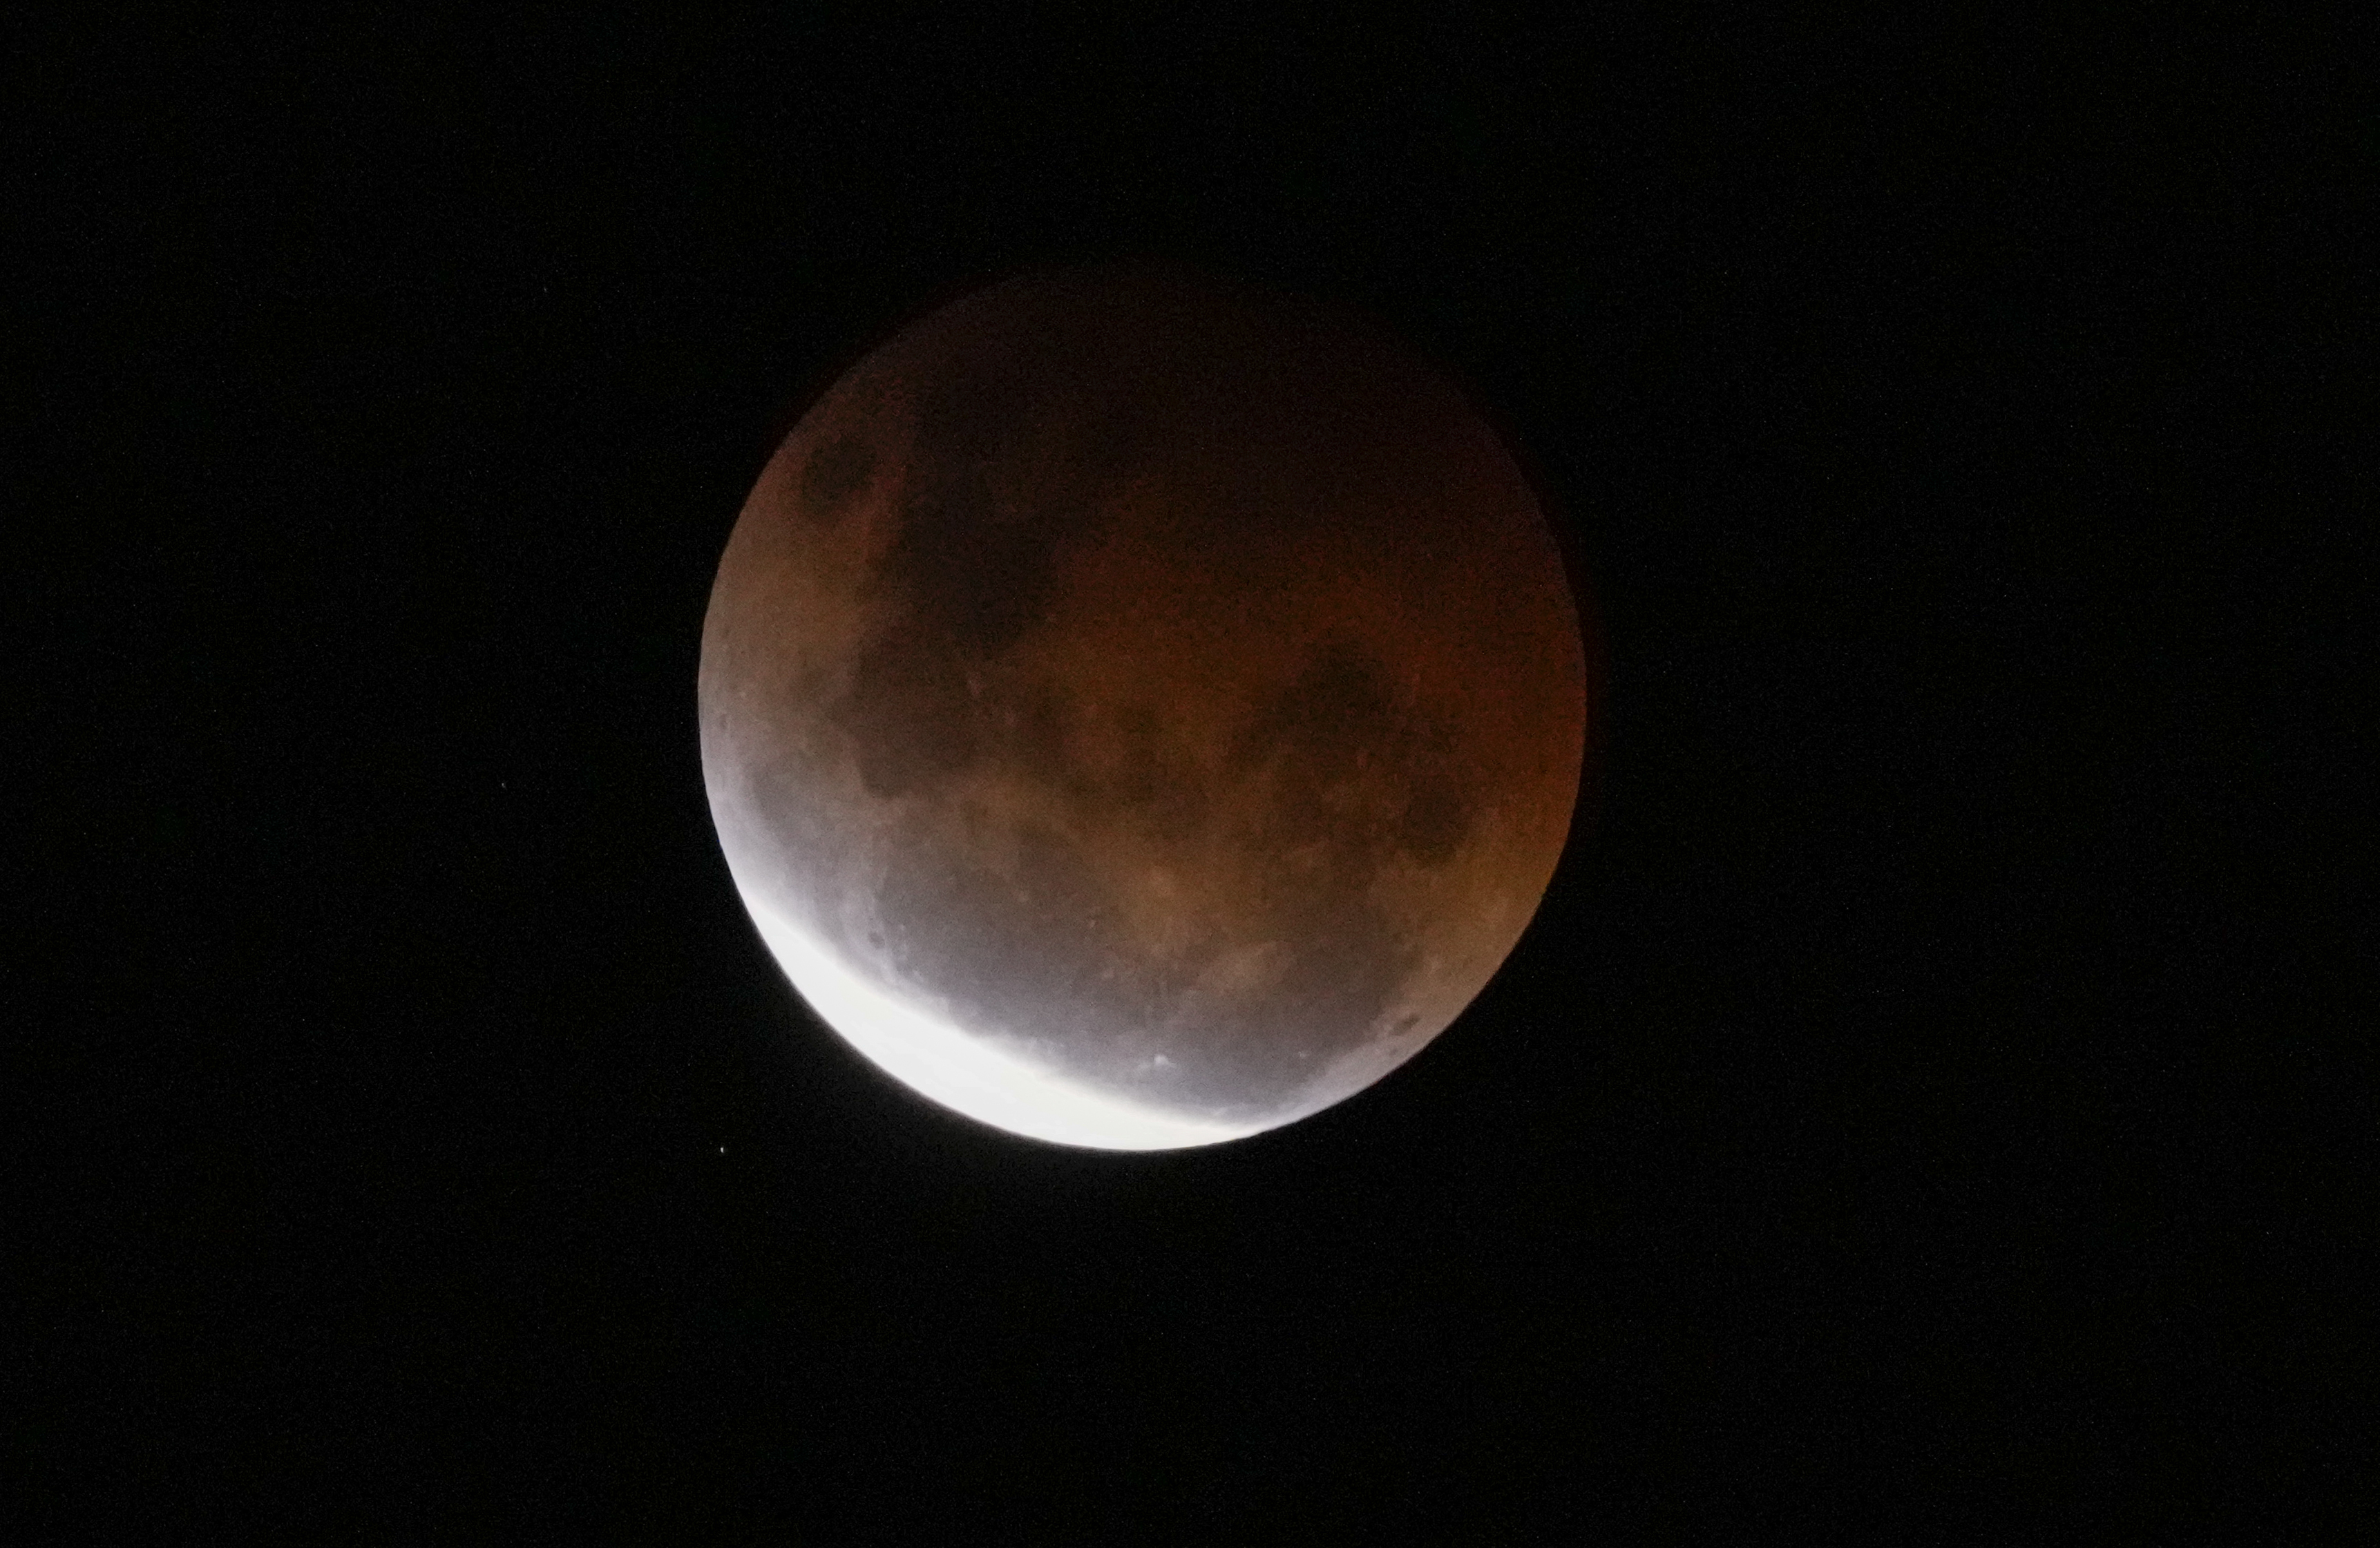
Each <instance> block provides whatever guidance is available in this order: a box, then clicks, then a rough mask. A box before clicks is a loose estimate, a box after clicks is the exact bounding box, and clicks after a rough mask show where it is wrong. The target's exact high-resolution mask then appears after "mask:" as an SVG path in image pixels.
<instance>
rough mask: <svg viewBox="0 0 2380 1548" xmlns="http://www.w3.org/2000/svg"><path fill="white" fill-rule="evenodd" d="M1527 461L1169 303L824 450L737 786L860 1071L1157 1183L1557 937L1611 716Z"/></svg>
mask: <svg viewBox="0 0 2380 1548" xmlns="http://www.w3.org/2000/svg"><path fill="white" fill-rule="evenodd" d="M699 697H700V717H701V733H702V758H703V773H704V779H705V782H706V785H707V787H708V790H709V793H710V805H711V811H712V814H713V816H714V817H715V819H716V821H717V824H718V828H719V836H720V841H721V844H722V848H723V849H724V851H725V853H726V856H727V860H728V864H729V866H730V868H731V870H732V872H733V874H734V876H735V883H736V886H737V888H738V889H739V890H740V891H741V893H742V895H743V898H744V901H745V903H746V905H747V908H748V909H749V911H750V913H751V914H752V916H753V919H754V921H755V923H756V924H757V925H758V926H759V931H760V934H761V935H762V937H763V938H764V939H765V940H766V942H767V944H768V945H769V947H770V949H771V951H772V952H773V953H774V954H775V956H776V958H777V960H778V961H779V963H780V964H781V965H782V966H783V969H784V971H785V973H786V974H787V976H788V977H789V978H790V979H791V980H792V982H793V985H794V986H795V988H796V989H797V990H798V991H799V992H800V993H801V994H802V996H803V997H804V998H806V999H807V1000H808V1002H809V1003H810V1005H811V1006H812V1007H813V1008H814V1009H815V1010H817V1011H818V1012H819V1013H820V1016H821V1017H822V1018H823V1019H824V1021H825V1022H827V1024H828V1025H830V1026H831V1027H832V1028H833V1029H834V1030H835V1031H836V1032H837V1033H838V1034H841V1035H842V1036H843V1037H844V1039H846V1040H847V1041H848V1042H849V1043H850V1044H851V1045H852V1046H855V1047H856V1049H858V1051H859V1052H860V1053H862V1054H863V1055H865V1056H866V1057H867V1058H869V1059H871V1060H873V1061H874V1062H875V1063H876V1064H878V1065H880V1067H882V1068H883V1069H884V1070H887V1071H889V1072H891V1073H892V1075H894V1076H895V1077H897V1078H898V1079H900V1080H901V1081H903V1082H906V1083H907V1084H908V1085H910V1086H911V1087H913V1088H915V1089H916V1090H917V1091H918V1092H921V1093H923V1094H925V1095H927V1096H929V1097H930V1098H932V1099H934V1100H936V1101H938V1102H941V1103H942V1104H944V1105H946V1106H948V1107H953V1108H955V1109H957V1110H958V1111H960V1112H962V1113H965V1114H967V1115H969V1116H971V1117H973V1118H976V1119H981V1120H982V1121H984V1122H986V1123H990V1124H992V1125H996V1126H998V1127H1000V1128H1002V1129H1005V1130H1009V1131H1013V1132H1015V1133H1019V1134H1025V1135H1030V1136H1033V1137H1035V1138H1038V1139H1043V1140H1049V1141H1053V1142H1057V1143H1066V1144H1077V1145H1086V1146H1095V1147H1102V1148H1111V1149H1162V1148H1169V1147H1175V1146H1185V1145H1196V1144H1207V1143H1215V1142H1217V1141H1221V1140H1229V1139H1234V1138H1238V1137H1240V1136H1243V1135H1247V1134H1252V1133H1256V1132H1258V1131H1263V1130H1267V1129H1270V1128H1274V1127H1276V1126H1278V1125H1281V1124H1283V1123H1288V1122H1291V1121H1293V1120H1294V1119H1299V1118H1302V1117H1305V1116H1306V1115H1309V1114H1312V1113H1314V1112H1317V1111H1319V1110H1320V1109H1322V1108H1324V1107H1330V1105H1332V1104H1333V1103H1336V1102H1338V1101H1340V1100H1342V1099H1343V1098H1345V1097H1347V1096H1349V1095H1351V1094H1354V1093H1355V1092H1358V1091H1360V1090H1362V1089H1363V1088H1365V1087H1366V1086H1368V1085H1370V1084H1371V1083H1372V1082H1375V1081H1377V1080H1378V1079H1379V1078H1380V1077H1381V1076H1383V1075H1385V1074H1387V1073H1388V1072H1389V1071H1390V1070H1393V1069H1395V1068H1396V1067H1397V1066H1399V1065H1400V1064H1403V1062H1404V1061H1405V1060H1406V1059H1408V1058H1411V1057H1412V1056H1413V1055H1414V1054H1415V1051H1417V1050H1418V1049H1420V1048H1421V1047H1422V1046H1424V1045H1425V1044H1427V1043H1428V1042H1429V1041H1430V1040H1431V1039H1432V1038H1434V1037H1436V1036H1437V1035H1438V1034H1439V1033H1440V1032H1441V1031H1443V1030H1444V1029H1445V1028H1446V1027H1447V1025H1448V1024H1449V1023H1450V1022H1452V1021H1453V1020H1454V1019H1455V1018H1456V1016H1457V1015H1459V1014H1460V1013H1461V1012H1462V1010H1463V1008H1464V1007H1465V1006H1466V1005H1468V1004H1469V1003H1470V1002H1471V1000H1472V999H1473V998H1474V997H1475V996H1476V995H1477V994H1478V992H1479V990H1480V989H1481V987H1482V986H1484V985H1485V984H1486V983H1487V981H1488V977H1489V975H1490V974H1493V973H1494V972H1495V971H1496V969H1497V968H1498V966H1499V965H1500V963H1501V962H1502V961H1504V959H1505V957H1506V956H1507V955H1508V954H1509V953H1510V952H1511V950H1512V947H1513V945H1514V943H1515V941H1516V940H1517V939H1518V938H1519V937H1520V935H1521V932H1522V930H1523V928H1524V926H1525V925H1527V923H1528V922H1529V919H1530V917H1531V916H1532V915H1533V914H1534V913H1535V912H1536V908H1537V905H1538V903H1539V901H1541V899H1542V898H1543V896H1544V892H1545V889H1546V885H1547V882H1548V879H1549V878H1550V877H1551V875H1552V873H1553V869H1554V865H1555V863H1556V861H1557V859H1558V858H1559V857H1560V853H1561V850H1562V846H1563V843H1564V841H1565V838H1566V836H1567V834H1568V831H1569V827H1570V821H1571V815H1572V811H1573V805H1574V804H1575V800H1576V795H1577V790H1578V780H1579V770H1580V760H1581V755H1582V751H1583V744H1584V738H1585V723H1586V715H1587V704H1586V674H1585V659H1584V655H1583V651H1582V647H1581V641H1580V632H1579V621H1578V613H1577V611H1576V609H1575V607H1574V606H1573V599H1572V596H1571V593H1570V590H1569V587H1568V586H1567V584H1566V582H1565V579H1564V573H1563V567H1562V563H1561V560H1560V553H1559V551H1558V550H1557V549H1556V547H1555V544H1554V542H1553V539H1552V538H1551V536H1550V535H1549V533H1548V529H1547V526H1546V522H1545V518H1544V516H1543V514H1542V513H1541V512H1540V511H1539V509H1538V507H1537V504H1536V500H1535V499H1534V497H1533V495H1532V492H1531V490H1530V487H1529V485H1528V483H1527V481H1526V480H1525V479H1524V478H1523V477H1522V475H1521V473H1520V471H1519V470H1518V468H1517V467H1516V466H1514V464H1513V462H1512V457H1511V455H1510V454H1508V453H1507V451H1506V450H1505V449H1504V447H1503V445H1502V444H1501V443H1500V441H1499V440H1498V439H1497V437H1496V436H1495V435H1494V434H1493V433H1492V432H1491V431H1490V430H1489V429H1488V427H1487V426H1486V425H1485V424H1484V423H1483V422H1482V421H1481V420H1480V419H1479V417H1477V416H1476V415H1475V413H1474V412H1473V411H1472V410H1471V409H1470V408H1469V407H1468V406H1467V405H1465V403H1464V402H1463V398H1462V396H1461V394H1460V393H1457V392H1456V391H1455V390H1454V389H1453V388H1452V387H1451V385H1450V384H1449V383H1448V382H1447V381H1444V380H1442V379H1441V378H1440V377H1439V376H1438V375H1437V374H1435V373H1434V372H1433V371H1431V370H1430V369H1427V367H1425V366H1424V365H1422V364H1421V363H1420V362H1418V361H1417V360H1416V359H1415V358H1414V357H1411V356H1409V355H1408V354H1406V353H1405V352H1404V351H1403V350H1402V349H1401V348H1399V347H1398V346H1396V345H1394V344H1392V343H1391V342H1390V341H1389V340H1388V339H1386V338H1385V337H1383V336H1381V335H1379V334H1378V333H1375V332H1373V331H1371V330H1369V329H1368V328H1366V326H1363V325H1360V324H1357V323H1354V322H1352V321H1349V320H1345V319H1342V318H1339V317H1337V316H1336V315H1335V314H1333V315H1325V314H1323V313H1320V312H1318V311H1316V310H1313V309H1310V308H1303V307H1300V306H1297V305H1293V304H1291V303H1289V302H1286V301H1282V300H1280V299H1278V298H1273V297H1269V296H1261V295H1255V294H1250V293H1245V292H1241V291H1237V290H1231V289H1226V288H1223V287H1220V286H1216V285H1211V284H1207V283H1205V282H1199V281H1194V280H1190V279H1186V278H1184V277H1181V276H1178V275H1172V274H1169V273H1161V272H1143V271H1134V270H1087V271H1073V272H1051V273H1040V274H1035V275H1028V276H1026V277H1024V278H1021V279H1017V280H1013V281H1010V282H1008V283H1006V284H1001V285H998V286H995V287H993V288H990V289H989V290H985V291H981V292H978V293H977V294H976V295H974V296H969V297H967V298H965V299H964V300H961V301H959V302H957V303H955V304H953V305H952V306H950V307H948V308H944V309H943V310H941V311H939V312H937V313H934V314H933V315H931V316H929V317H927V318H926V319H924V320H922V321H919V322H917V323H916V324H915V325H913V326H911V327H910V328H908V329H907V330H905V332H903V333H899V334H897V335H896V336H895V337H893V338H892V340H891V341H890V342H889V343H887V344H885V345H883V346H882V347H881V348H880V349H878V350H877V351H876V352H875V353H874V354H872V355H870V356H868V357H867V358H865V359H864V360H862V361H861V362H860V363H859V364H858V365H857V366H856V367H855V368H854V369H852V370H851V371H850V372H849V373H848V374H847V375H846V376H844V378H843V379H842V380H841V381H839V382H837V383H836V384H835V385H834V386H833V387H832V389H831V390H829V392H828V393H826V395H825V396H824V397H823V398H822V399H821V400H820V402H819V403H818V404H817V405H816V406H815V407H814V408H812V409H811V410H810V412H809V413H808V414H807V416H806V417H804V418H803V419H802V420H801V421H800V423H799V424H797V425H796V426H795V428H794V429H793V431H792V433H791V434H790V435H789V436H788V437H787V438H786V440H785V441H784V443H783V446H781V447H780V448H779V449H778V451H777V452H776V454H775V455H774V457H773V458H772V459H771V461H770V463H769V465H768V466H767V467H766V468H765V469H764V470H763V472H762V473H761V475H760V478H759V483H758V484H757V485H756V486H755V487H754V489H753V490H752V493H751V497H750V498H749V500H747V502H746V503H745V506H744V510H743V514H742V515H741V516H740V518H739V519H738V520H737V522H736V525H735V531H734V534H733V536H732V537H731V538H729V540H728V544H727V549H726V552H725V555H724V556H723V557H722V560H721V562H720V566H719V574H718V579H717V582H716V584H715V585H714V587H713V588H712V591H711V597H710V611H709V614H708V617H707V618H706V620H705V623H704V627H703V638H702V664H701V674H700V683H699Z"/></svg>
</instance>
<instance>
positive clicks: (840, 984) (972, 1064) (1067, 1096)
mask: <svg viewBox="0 0 2380 1548" xmlns="http://www.w3.org/2000/svg"><path fill="white" fill-rule="evenodd" d="M737 890H738V891H739V892H742V893H743V896H744V905H745V907H746V908H747V910H749V911H750V913H751V915H752V922H753V924H754V925H757V926H759V931H760V938H761V939H762V940H763V941H765V942H767V944H768V947H769V950H770V951H771V954H773V955H774V956H775V957H776V959H777V964H778V966H779V967H781V968H783V970H784V974H785V976H786V977H787V978H788V979H790V980H792V982H793V986H794V987H795V989H796V990H797V991H799V992H800V994H801V997H802V998H804V999H805V1000H807V1001H808V1002H809V1005H810V1008H811V1009H812V1010H816V1011H817V1012H818V1013H819V1015H820V1018H821V1019H823V1020H824V1021H825V1022H826V1024H827V1025H828V1026H830V1027H832V1029H833V1030H834V1031H835V1032H836V1033H837V1034H840V1035H841V1036H842V1037H843V1039H844V1042H846V1043H849V1044H850V1045H851V1046H853V1047H855V1048H856V1049H858V1050H859V1052H860V1053H861V1054H862V1055H864V1056H866V1058H868V1061H869V1062H870V1063H872V1064H874V1065H876V1066H877V1067H878V1068H879V1069H880V1070H883V1071H884V1072H885V1073H886V1074H888V1075H891V1076H892V1078H893V1079H894V1080H897V1081H899V1082H902V1083H903V1084H904V1085H906V1086H908V1087H909V1088H910V1089H911V1090H913V1091H915V1092H917V1093H918V1094H920V1095H923V1096H926V1097H929V1098H931V1099H932V1100H933V1101H936V1102H939V1103H941V1105H942V1106H943V1107H949V1108H952V1109H953V1110H954V1111H957V1112H959V1113H962V1114H965V1116H966V1117H968V1118H972V1119H977V1120H978V1121H979V1122H983V1123H988V1124H990V1125H991V1126H992V1127H994V1128H996V1129H1004V1130H1006V1131H1009V1132H1010V1133H1012V1134H1021V1135H1024V1136H1025V1137H1026V1138H1027V1139H1034V1140H1047V1141H1049V1142H1050V1143H1055V1144H1062V1145H1079V1146H1082V1147H1084V1148H1087V1149H1091V1150H1182V1149H1187V1148H1189V1147H1191V1146H1194V1145H1211V1144H1220V1143H1223V1142H1224V1141H1226V1140H1238V1139H1245V1137H1247V1136H1248V1135H1250V1134H1255V1133H1259V1132H1261V1131H1264V1130H1267V1129H1269V1128H1272V1127H1274V1126H1275V1125H1276V1124H1277V1123H1279V1122H1280V1121H1281V1120H1280V1119H1264V1120H1259V1121H1257V1122H1255V1123H1249V1124H1239V1125H1233V1124H1220V1123H1201V1122H1198V1121H1196V1120H1195V1119H1184V1118H1178V1117H1172V1116H1169V1115H1167V1114H1163V1113H1153V1112H1149V1111H1147V1110H1145V1109H1142V1108H1138V1107H1133V1106H1131V1105H1129V1104H1127V1103H1123V1102H1118V1101H1116V1100H1115V1099H1113V1098H1112V1097H1109V1096H1103V1095H1101V1094H1099V1093H1098V1092H1095V1091H1092V1090H1089V1089H1087V1088H1086V1087H1084V1086H1081V1085H1077V1084H1075V1083H1074V1082H1069V1081H1067V1080H1065V1079H1064V1078H1063V1077H1061V1076H1058V1075H1054V1074H1052V1073H1050V1071H1048V1070H1038V1069H1035V1068H1034V1067H1032V1066H1031V1065H1028V1064H1026V1063H1025V1062H1024V1061H1023V1060H1021V1059H1018V1058H1014V1057H1013V1056H1011V1055H1009V1054H1006V1053H1003V1052H1002V1051H1001V1050H1000V1049H998V1048H996V1047H993V1046H990V1045H989V1044H986V1043H985V1042H983V1041H982V1040H980V1039H977V1038H973V1037H969V1036H968V1035H967V1034H965V1033H964V1032H962V1031H960V1030H959V1029H958V1028H957V1027H954V1026H952V1025H951V1024H950V1023H948V1022H943V1021H941V1020H939V1019H937V1018H935V1017H933V1016H930V1015H928V1014H926V1013H925V1012H924V1011H922V1010H918V1009H917V1008H916V1007H914V1006H910V1005H905V1004H903V1003H901V1002H900V1001H899V1000H897V999H894V998H892V997H891V996H890V995H887V994H885V993H884V992H882V991H881V990H880V989H878V988H876V987H875V986H873V985H870V984H868V982H867V981H866V980H864V979H862V978H861V977H860V976H859V975H858V974H855V973H853V972H852V971H851V970H850V969H849V968H847V967H845V966H844V964H843V962H842V961H840V960H839V959H838V958H837V957H836V956H835V954H834V953H833V952H832V950H830V949H828V948H827V947H825V946H824V945H822V944H820V942H819V941H817V940H815V939H813V938H811V937H810V936H809V935H808V933H807V932H806V931H804V930H802V929H800V928H798V927H797V926H795V925H794V924H793V923H792V922H791V921H790V920H787V919H786V918H785V917H784V916H783V914H781V913H778V912H777V911H776V909H774V908H773V907H771V905H770V903H769V901H768V900H766V899H765V898H762V897H759V896H758V895H757V894H756V893H755V892H753V891H752V890H751V889H746V888H742V887H739V888H738V889H737Z"/></svg>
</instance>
